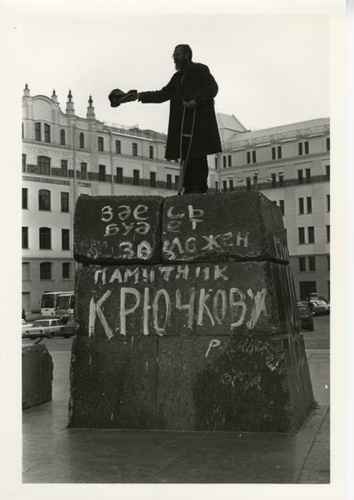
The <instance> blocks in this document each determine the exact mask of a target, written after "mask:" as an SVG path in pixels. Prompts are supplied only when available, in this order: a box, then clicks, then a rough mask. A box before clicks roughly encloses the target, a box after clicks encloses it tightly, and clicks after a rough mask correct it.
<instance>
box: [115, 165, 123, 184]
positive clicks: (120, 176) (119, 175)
mask: <svg viewBox="0 0 354 500" xmlns="http://www.w3.org/2000/svg"><path fill="white" fill-rule="evenodd" d="M116 178H117V183H118V184H123V168H122V167H117V168H116Z"/></svg>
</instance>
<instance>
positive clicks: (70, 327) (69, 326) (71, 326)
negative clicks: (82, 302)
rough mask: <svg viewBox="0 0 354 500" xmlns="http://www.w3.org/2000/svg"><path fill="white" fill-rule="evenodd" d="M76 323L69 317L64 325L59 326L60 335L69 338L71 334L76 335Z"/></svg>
mask: <svg viewBox="0 0 354 500" xmlns="http://www.w3.org/2000/svg"><path fill="white" fill-rule="evenodd" d="M78 326H79V325H78V324H77V323H76V321H75V320H74V319H73V318H70V319H69V320H68V321H67V322H66V323H65V325H63V326H62V328H61V335H62V336H63V337H66V338H69V337H72V336H73V335H76V330H77V328H78Z"/></svg>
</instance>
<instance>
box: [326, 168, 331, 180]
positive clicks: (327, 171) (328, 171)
mask: <svg viewBox="0 0 354 500" xmlns="http://www.w3.org/2000/svg"><path fill="white" fill-rule="evenodd" d="M330 176H331V167H330V165H326V177H327V181H329V180H330Z"/></svg>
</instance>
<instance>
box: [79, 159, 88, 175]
mask: <svg viewBox="0 0 354 500" xmlns="http://www.w3.org/2000/svg"><path fill="white" fill-rule="evenodd" d="M80 174H81V175H80V177H81V179H87V163H84V162H82V163H80Z"/></svg>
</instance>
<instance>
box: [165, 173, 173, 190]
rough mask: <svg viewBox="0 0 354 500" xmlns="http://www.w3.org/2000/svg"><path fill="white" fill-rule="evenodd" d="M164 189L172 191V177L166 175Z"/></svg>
mask: <svg viewBox="0 0 354 500" xmlns="http://www.w3.org/2000/svg"><path fill="white" fill-rule="evenodd" d="M166 187H167V189H172V175H171V174H167V176H166Z"/></svg>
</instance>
